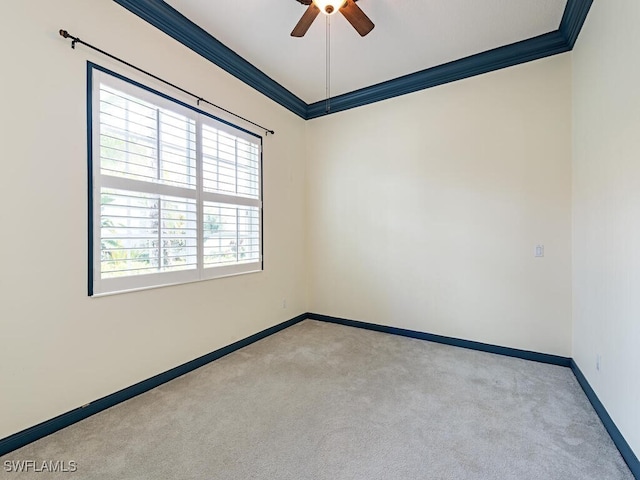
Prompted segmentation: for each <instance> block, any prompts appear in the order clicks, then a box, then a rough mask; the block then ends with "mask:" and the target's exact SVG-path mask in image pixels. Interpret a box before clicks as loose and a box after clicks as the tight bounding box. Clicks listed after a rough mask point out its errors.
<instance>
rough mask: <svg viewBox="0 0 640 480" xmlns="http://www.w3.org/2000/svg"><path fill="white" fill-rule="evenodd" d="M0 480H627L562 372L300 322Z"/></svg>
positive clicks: (24, 454)
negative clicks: (59, 465) (39, 469)
mask: <svg viewBox="0 0 640 480" xmlns="http://www.w3.org/2000/svg"><path fill="white" fill-rule="evenodd" d="M19 460H34V461H35V462H36V463H39V462H42V461H66V462H69V461H74V462H76V463H77V471H76V472H75V473H56V474H51V473H39V474H34V473H33V472H30V473H28V474H19V473H13V472H12V473H8V472H6V469H5V466H6V462H7V461H9V462H10V461H19ZM0 478H11V479H24V478H29V479H32V478H35V479H42V480H45V479H49V478H63V479H70V478H78V479H83V480H85V479H86V480H91V479H163V480H164V479H166V480H171V479H234V480H248V479H264V480H278V479H291V480H302V479H318V480H320V479H323V480H324V479H326V480H339V479H354V480H356V479H358V480H360V479H361V480H375V479H380V480H382V479H384V480H401V479H438V480H447V479H451V480H454V479H455V480H465V479H469V480H471V479H473V480H479V479H500V480H506V479H514V480H515V479H517V480H526V479H531V480H549V479H558V480H572V479H575V480H587V479H593V480H618V479H619V480H623V479H624V480H627V479H628V480H632V479H633V476H632V475H631V472H630V471H629V469H628V468H627V466H626V465H625V463H624V461H623V459H622V457H621V456H620V454H619V453H618V451H617V450H616V448H615V446H614V445H613V442H612V441H611V439H610V438H609V436H608V434H607V433H606V431H605V429H604V427H603V426H602V424H601V423H600V420H599V419H598V417H597V416H596V414H595V412H594V411H593V409H592V407H591V405H590V404H589V401H588V400H587V398H586V397H585V395H584V393H583V392H582V390H581V389H580V386H579V385H578V383H577V381H576V380H575V378H574V377H573V374H572V373H571V371H570V370H569V369H568V368H564V367H557V366H552V365H546V364H540V363H534V362H528V361H525V360H519V359H514V358H509V357H503V356H498V355H493V354H489V353H482V352H475V351H471V350H465V349H461V348H456V347H450V346H445V345H439V344H435V343H429V342H425V341H422V340H414V339H409V338H403V337H398V336H393V335H388V334H384V333H377V332H370V331H366V330H360V329H355V328H350V327H344V326H340V325H334V324H329V323H323V322H317V321H311V320H306V321H304V322H302V323H299V324H297V325H295V326H293V327H291V328H288V329H286V330H284V331H282V332H280V333H277V334H276V335H273V336H271V337H269V338H266V339H264V340H261V341H259V342H257V343H255V344H253V345H250V346H249V347H246V348H244V349H242V350H239V351H237V352H235V353H232V354H230V355H228V356H226V357H224V358H222V359H219V360H217V361H215V362H213V363H211V364H209V365H207V366H205V367H202V368H200V369H198V370H196V371H194V372H192V373H190V374H188V375H185V376H183V377H180V378H178V379H176V380H173V381H171V382H169V383H167V384H164V385H162V386H160V387H158V388H156V389H154V390H152V391H150V392H147V393H145V394H143V395H140V396H138V397H136V398H134V399H131V400H129V401H127V402H124V403H122V404H120V405H117V406H116V407H113V408H111V409H109V410H106V411H104V412H102V413H99V414H97V415H95V416H93V417H91V418H88V419H86V420H84V421H82V422H80V423H77V424H75V425H72V426H71V427H68V428H66V429H64V430H62V431H60V432H58V433H55V434H53V435H51V436H49V437H46V438H44V439H41V440H39V441H37V442H35V443H32V444H30V445H28V446H26V447H24V448H21V449H19V450H16V451H14V452H12V453H10V454H8V455H6V456H4V457H0Z"/></svg>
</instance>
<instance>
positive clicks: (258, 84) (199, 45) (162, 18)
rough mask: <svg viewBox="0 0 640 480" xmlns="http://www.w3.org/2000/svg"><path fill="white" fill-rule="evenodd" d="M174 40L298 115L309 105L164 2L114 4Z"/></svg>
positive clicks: (146, 0)
mask: <svg viewBox="0 0 640 480" xmlns="http://www.w3.org/2000/svg"><path fill="white" fill-rule="evenodd" d="M114 1H115V2H116V3H118V4H120V5H122V6H123V7H124V8H126V9H127V10H129V11H130V12H132V13H134V14H136V15H137V16H139V17H140V18H142V19H143V20H145V21H147V22H148V23H150V24H151V25H153V26H154V27H156V28H158V29H159V30H161V31H163V32H164V33H166V34H167V35H169V36H170V37H172V38H174V39H175V40H177V41H178V42H180V43H182V44H183V45H184V46H185V47H187V48H190V49H191V50H193V51H194V52H196V53H197V54H199V55H201V56H203V57H204V58H206V59H207V60H209V61H210V62H212V63H214V64H216V65H217V66H219V67H220V68H222V69H223V70H225V71H226V72H228V73H230V74H231V75H233V76H234V77H236V78H237V79H239V80H241V81H243V82H244V83H246V84H247V85H249V86H251V87H253V88H255V89H256V90H258V91H259V92H260V93H262V94H264V95H266V96H267V97H269V98H270V99H271V100H273V101H274V102H276V103H279V104H280V105H282V106H283V107H285V108H286V109H288V110H290V111H292V112H293V113H295V114H296V115H299V116H300V117H302V118H305V116H306V112H307V104H306V103H305V102H304V101H303V100H302V99H300V98H298V97H297V96H295V95H294V94H293V93H291V92H290V91H289V90H287V89H286V88H285V87H283V86H282V85H280V84H279V83H278V82H276V81H275V80H273V79H272V78H270V77H269V76H268V75H266V74H265V73H263V72H262V71H261V70H259V69H258V68H257V67H255V66H254V65H252V64H251V63H249V62H247V61H246V60H245V59H244V58H242V57H241V56H240V55H238V54H237V53H236V52H234V51H233V50H231V49H230V48H229V47H227V46H226V45H224V44H223V43H221V42H220V41H219V40H217V39H216V38H214V37H213V36H211V35H210V34H209V33H207V32H206V31H205V30H203V29H202V28H200V27H199V26H198V25H196V24H195V23H193V22H192V21H191V20H189V19H188V18H187V17H185V16H184V15H182V14H181V13H180V12H178V11H177V10H176V9H174V8H173V7H171V6H170V5H169V4H167V3H165V2H163V1H162V0H114Z"/></svg>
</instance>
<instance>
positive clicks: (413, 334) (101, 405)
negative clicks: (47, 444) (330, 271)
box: [0, 313, 640, 480]
mask: <svg viewBox="0 0 640 480" xmlns="http://www.w3.org/2000/svg"><path fill="white" fill-rule="evenodd" d="M305 319H311V320H319V321H323V322H329V323H336V324H339V325H346V326H349V327H356V328H363V329H366V330H373V331H376V332H383V333H390V334H392V335H400V336H403V337H410V338H417V339H420V340H427V341H430V342H437V343H442V344H445V345H452V346H455V347H462V348H468V349H472V350H479V351H482V352H489V353H495V354H498V355H506V356H509V357H516V358H522V359H525V360H532V361H536V362H542V363H549V364H552V365H559V366H563V367H568V368H571V370H572V372H573V374H574V375H575V377H576V379H577V380H578V383H579V384H580V386H581V387H582V389H583V390H584V393H585V395H586V396H587V398H588V399H589V401H590V402H591V405H593V408H594V410H595V412H596V414H597V415H598V417H600V420H601V421H602V423H603V425H604V427H605V428H606V430H607V432H608V433H609V435H610V436H611V439H612V440H613V443H614V444H615V445H616V447H617V448H618V450H619V451H620V454H621V455H622V458H624V460H625V462H627V465H628V466H629V469H630V470H631V472H632V473H633V475H634V476H635V478H636V479H638V480H640V462H639V461H638V457H636V455H635V454H634V452H633V450H632V449H631V447H630V446H629V444H628V443H627V441H626V440H625V438H624V437H623V436H622V433H620V430H619V429H618V427H617V426H616V424H615V423H614V422H613V420H612V419H611V417H610V416H609V414H608V412H607V410H606V409H605V408H604V405H602V402H600V400H599V399H598V396H597V395H596V393H595V392H594V390H593V389H592V388H591V386H590V385H589V382H588V381H587V379H586V378H585V376H584V375H583V374H582V372H581V371H580V368H578V365H577V364H576V363H575V361H574V360H573V359H572V358H567V357H561V356H558V355H550V354H546V353H538V352H531V351H528V350H519V349H516V348H508V347H501V346H499V345H491V344H487V343H481V342H474V341H471V340H462V339H459V338H454V337H446V336H442V335H434V334H431V333H424V332H419V331H416V330H407V329H404V328H396V327H388V326H385V325H378V324H375V323H367V322H360V321H357V320H348V319H344V318H338V317H331V316H328V315H321V314H317V313H306V314H302V315H298V316H297V317H295V318H292V319H291V320H287V321H286V322H283V323H280V324H278V325H275V326H273V327H271V328H267V329H266V330H263V331H261V332H258V333H256V334H254V335H251V336H250V337H247V338H245V339H242V340H239V341H237V342H235V343H232V344H231V345H228V346H226V347H223V348H220V349H218V350H216V351H214V352H211V353H209V354H207V355H204V356H202V357H199V358H196V359H195V360H192V361H190V362H187V363H185V364H183V365H180V366H178V367H175V368H172V369H171V370H168V371H166V372H164V373H161V374H158V375H156V376H154V377H151V378H149V379H147V380H143V381H142V382H139V383H137V384H135V385H132V386H131V387H128V388H125V389H123V390H120V391H119V392H116V393H113V394H111V395H108V396H106V397H103V398H101V399H99V400H96V401H95V402H91V403H90V404H88V405H86V406H84V407H81V408H76V409H75V410H71V411H70V412H67V413H64V414H62V415H59V416H57V417H55V418H52V419H51V420H47V421H45V422H42V423H40V424H38V425H36V426H34V427H30V428H27V429H26V430H23V431H21V432H18V433H16V434H14V435H11V436H9V437H7V438H4V439H1V440H0V456H2V455H5V454H7V453H9V452H12V451H13V450H16V449H18V448H20V447H23V446H25V445H27V444H29V443H31V442H34V441H36V440H38V439H40V438H43V437H46V436H47V435H50V434H52V433H54V432H57V431H58V430H61V429H63V428H65V427H67V426H69V425H73V424H74V423H76V422H79V421H80V420H83V419H85V418H87V417H90V416H91V415H94V414H96V413H98V412H101V411H102V410H106V409H107V408H109V407H112V406H114V405H117V404H118V403H121V402H124V401H125V400H128V399H130V398H133V397H135V396H137V395H140V394H141V393H144V392H146V391H148V390H151V389H152V388H155V387H157V386H159V385H162V384H163V383H166V382H168V381H170V380H173V379H174V378H177V377H179V376H181V375H184V374H185V373H188V372H190V371H192V370H195V369H196V368H199V367H202V366H203V365H206V364H208V363H210V362H212V361H214V360H217V359H218V358H221V357H224V356H225V355H228V354H229V353H231V352H234V351H236V350H238V349H240V348H243V347H245V346H247V345H250V344H252V343H254V342H257V341H258V340H261V339H263V338H265V337H268V336H270V335H273V334H274V333H277V332H279V331H281V330H284V329H285V328H288V327H290V326H292V325H295V324H296V323H299V322H301V321H303V320H305Z"/></svg>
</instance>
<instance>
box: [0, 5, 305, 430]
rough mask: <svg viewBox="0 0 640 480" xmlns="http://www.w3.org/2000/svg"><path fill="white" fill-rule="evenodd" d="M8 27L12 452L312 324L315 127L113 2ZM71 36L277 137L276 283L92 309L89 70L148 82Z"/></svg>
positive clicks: (3, 353)
mask: <svg viewBox="0 0 640 480" xmlns="http://www.w3.org/2000/svg"><path fill="white" fill-rule="evenodd" d="M3 19H4V20H5V21H4V22H3V27H2V29H0V59H2V60H1V61H2V75H0V91H2V114H1V115H0V122H2V123H1V124H0V135H1V138H0V145H1V146H2V147H1V149H2V150H1V151H2V153H1V160H0V161H1V164H2V169H1V172H2V173H1V174H0V205H2V207H1V209H0V216H1V219H0V225H2V233H1V235H0V252H2V254H3V258H2V262H1V273H0V312H1V313H0V337H1V338H0V339H1V342H0V389H1V393H0V412H2V413H1V414H0V438H3V437H5V436H7V435H10V434H12V433H15V432H17V431H19V430H22V429H24V428H26V427H30V426H32V425H35V424H37V423H39V422H41V421H43V420H47V419H49V418H52V417H54V416H56V415H58V414H60V413H63V412H66V411H68V410H71V409H73V408H76V407H78V406H80V405H83V404H85V403H87V402H90V401H93V400H95V399H97V398H100V397H102V396H104V395H107V394H110V393H112V392H115V391H117V390H119V389H121V388H124V387H127V386H130V385H132V384H134V383H136V382H138V381H140V380H143V379H146V378H149V377H151V376H153V375H155V374H157V373H159V372H163V371H165V370H167V369H169V368H172V367H175V366H176V365H179V364H181V363H184V362H186V361H189V360H192V359H194V358H196V357H198V356H200V355H203V354H206V353H209V352H211V351H213V350H215V349H217V348H219V347H222V346H225V345H228V344H230V343H232V342H233V341H235V340H238V339H241V338H245V337H247V336H249V335H251V334H253V333H256V332H258V331H260V330H263V329H265V328H268V327H270V326H272V325H274V324H277V323H279V322H282V321H284V320H287V319H289V318H292V317H294V316H296V315H298V314H300V313H303V312H305V311H306V310H307V304H306V288H305V278H306V273H305V266H304V265H305V262H304V248H305V245H304V241H303V235H304V192H303V187H304V182H303V180H302V179H303V177H304V162H303V161H302V157H303V154H304V144H303V141H304V138H303V137H304V128H305V127H304V121H303V120H301V119H300V118H298V117H296V116H295V115H293V114H291V113H290V112H288V111H286V110H285V109H284V108H282V107H280V106H279V105H277V104H275V103H274V102H272V101H271V100H269V99H267V98H266V97H264V96H263V95H261V94H260V93H258V92H256V91H255V90H253V89H251V88H250V87H248V86H246V85H244V84H243V83H241V82H239V81H238V80H236V79H234V78H233V77H231V76H230V75H228V74H226V73H225V72H223V71H222V70H220V69H218V68H217V67H215V66H213V65H212V64H211V63H209V62H208V61H206V60H204V59H203V58H201V57H199V56H198V55H196V54H195V53H193V52H191V51H190V50H188V49H186V48H185V47H183V46H182V45H180V44H179V43H178V42H176V41H174V40H172V39H170V38H169V37H167V36H166V35H164V34H163V33H161V32H159V31H158V30H156V29H155V28H154V27H152V26H150V25H148V24H147V23H146V22H144V21H142V20H140V19H138V18H137V17H136V16H134V15H133V14H131V13H129V12H128V11H126V10H125V9H124V8H122V7H120V6H118V5H117V4H116V3H115V2H113V1H112V0H94V1H91V2H88V1H84V0H57V1H55V2H52V1H51V0H31V1H28V2H5V4H4V5H3ZM60 28H65V29H67V30H69V32H70V33H72V34H74V35H77V36H79V37H80V38H82V39H83V40H85V41H87V42H89V43H93V44H95V45H96V46H99V47H101V48H103V49H106V50H107V51H110V52H112V53H114V54H116V55H118V56H121V57H123V58H125V59H127V60H129V61H131V62H133V63H134V64H138V65H139V66H141V67H143V68H146V69H148V70H150V71H152V72H154V73H156V74H158V75H160V76H162V77H165V78H167V79H169V80H171V81H172V82H174V83H176V84H178V85H181V86H183V87H185V88H187V89H188V90H191V91H194V92H196V93H198V94H200V95H202V96H203V97H205V98H207V99H209V100H212V101H214V102H217V103H219V104H221V105H223V106H224V107H226V108H228V109H231V110H234V111H237V112H238V113H240V114H241V115H243V116H245V117H248V118H251V119H252V120H254V121H256V122H258V123H261V124H263V125H266V126H268V127H271V128H273V129H274V130H275V131H276V135H275V136H269V137H268V138H266V139H265V142H264V150H265V155H264V185H265V190H264V199H265V211H264V213H265V222H264V225H265V226H264V233H265V238H264V245H265V252H264V253H265V271H264V272H262V273H258V274H250V275H244V276H238V277H234V278H227V279H219V280H212V281H207V282H200V283H195V284H189V285H183V286H176V287H168V288H161V289H155V290H149V291H144V292H137V293H129V294H123V295H115V296H110V297H104V298H89V297H87V280H86V278H87V260H86V258H87V166H86V165H87V154H86V151H87V148H86V125H87V123H86V114H85V108H86V61H87V59H90V60H92V61H94V62H96V63H98V64H100V65H103V66H105V67H108V68H111V69H114V70H116V71H118V72H120V73H122V74H124V75H127V76H130V77H131V76H134V77H137V76H136V75H135V74H134V73H133V72H131V71H129V70H128V69H126V68H124V67H121V66H120V65H118V64H115V63H113V62H110V61H107V60H106V59H105V58H104V57H102V56H100V55H98V54H93V53H91V52H90V51H89V50H88V49H86V48H84V47H82V46H78V47H77V49H76V50H75V51H73V50H71V48H70V43H69V41H68V40H64V39H62V38H61V37H60V36H59V35H58V30H59V29H60ZM142 80H143V82H144V83H150V82H149V81H148V80H147V79H144V78H143V79H142ZM167 93H170V94H172V95H173V96H176V97H179V98H182V97H180V95H179V94H177V93H175V94H174V93H173V92H170V91H168V92H167ZM211 112H212V113H214V114H216V113H217V112H216V111H215V110H211ZM243 126H244V125H243ZM259 133H261V132H259ZM283 298H286V299H287V303H288V308H287V309H286V310H285V309H282V299H283Z"/></svg>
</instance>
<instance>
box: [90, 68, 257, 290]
mask: <svg viewBox="0 0 640 480" xmlns="http://www.w3.org/2000/svg"><path fill="white" fill-rule="evenodd" d="M89 78H90V81H91V85H90V91H91V100H90V101H91V104H90V105H91V128H90V135H91V139H90V140H91V141H90V145H91V154H90V162H89V163H90V168H89V172H90V182H91V198H90V204H91V208H90V212H91V213H90V215H91V223H92V227H91V229H90V230H91V231H90V242H89V244H90V249H91V252H90V266H91V268H90V270H91V271H90V274H89V276H90V278H89V294H90V295H94V294H103V293H111V292H118V291H126V290H133V289H140V288H149V287H155V286H161V285H170V284H176V283H185V282H192V281H197V280H204V279H209V278H215V277H222V276H227V275H234V274H239V273H247V272H255V271H259V270H262V238H261V235H262V199H261V195H262V192H261V184H262V177H261V175H262V174H261V157H262V153H261V145H262V139H261V137H259V136H257V135H254V134H252V133H250V132H247V131H245V130H242V129H240V128H238V127H234V126H232V125H230V124H228V123H225V122H223V121H220V120H217V119H215V118H213V117H211V116H210V115H207V114H205V113H204V112H200V111H198V110H196V109H194V108H192V107H189V106H188V105H186V104H183V103H181V102H178V101H176V100H173V99H170V98H169V97H167V96H165V95H163V94H160V93H158V92H155V91H152V90H150V89H147V88H146V87H142V86H141V85H139V84H134V83H132V82H130V81H126V80H125V79H123V78H122V77H116V76H115V74H110V73H107V71H104V70H102V69H98V67H96V66H92V68H90V77H89Z"/></svg>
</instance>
